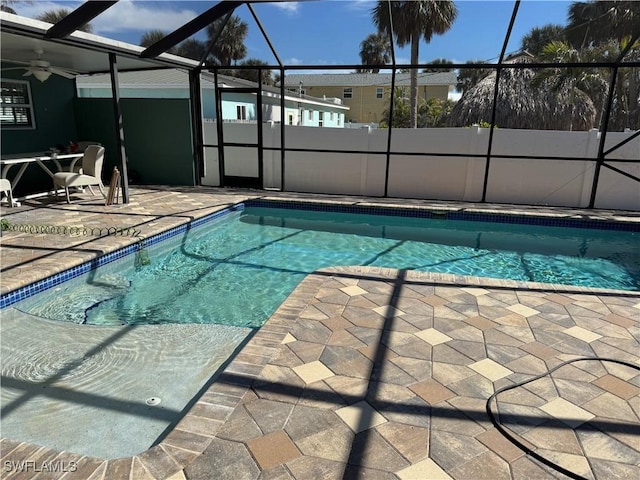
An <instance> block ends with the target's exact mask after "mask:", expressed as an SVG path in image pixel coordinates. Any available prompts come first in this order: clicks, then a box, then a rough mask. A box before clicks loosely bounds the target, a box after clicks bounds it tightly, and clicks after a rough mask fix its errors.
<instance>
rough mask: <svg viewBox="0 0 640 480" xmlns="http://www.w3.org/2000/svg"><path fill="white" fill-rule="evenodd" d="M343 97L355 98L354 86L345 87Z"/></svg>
mask: <svg viewBox="0 0 640 480" xmlns="http://www.w3.org/2000/svg"><path fill="white" fill-rule="evenodd" d="M342 98H353V89H352V88H345V89H343V90H342Z"/></svg>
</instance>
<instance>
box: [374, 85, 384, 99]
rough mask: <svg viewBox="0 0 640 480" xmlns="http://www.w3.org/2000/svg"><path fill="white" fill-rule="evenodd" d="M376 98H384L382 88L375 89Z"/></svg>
mask: <svg viewBox="0 0 640 480" xmlns="http://www.w3.org/2000/svg"><path fill="white" fill-rule="evenodd" d="M376 98H384V88H381V87H378V88H376Z"/></svg>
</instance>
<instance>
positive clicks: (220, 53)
mask: <svg viewBox="0 0 640 480" xmlns="http://www.w3.org/2000/svg"><path fill="white" fill-rule="evenodd" d="M223 22H224V18H219V19H218V20H216V21H215V22H213V23H212V24H210V25H209V26H208V27H207V35H208V36H209V41H211V40H213V39H214V38H215V36H216V35H217V34H218V31H219V30H220V28H221V26H222V23H223ZM248 28H249V26H248V25H247V24H246V22H243V21H242V19H241V18H240V17H238V16H236V15H233V16H231V17H230V18H229V21H228V22H227V23H226V25H225V26H224V29H223V30H222V32H221V33H220V35H219V36H218V39H217V40H216V42H215V43H214V44H213V47H212V49H211V53H213V55H214V56H215V57H216V58H217V59H218V61H219V62H220V65H225V66H227V65H231V61H232V60H233V61H234V62H236V61H238V60H241V59H243V58H244V57H245V56H246V55H247V47H246V46H245V45H244V39H245V38H246V36H247V31H248Z"/></svg>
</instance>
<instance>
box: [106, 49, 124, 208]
mask: <svg viewBox="0 0 640 480" xmlns="http://www.w3.org/2000/svg"><path fill="white" fill-rule="evenodd" d="M109 74H110V75H111V93H112V97H113V118H114V119H115V122H116V146H117V148H116V155H117V156H118V163H120V178H121V179H122V203H129V175H128V173H127V152H126V150H125V148H124V127H123V125H122V110H121V109H120V87H119V86H118V65H117V61H116V54H115V53H109Z"/></svg>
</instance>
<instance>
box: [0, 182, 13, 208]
mask: <svg viewBox="0 0 640 480" xmlns="http://www.w3.org/2000/svg"><path fill="white" fill-rule="evenodd" d="M0 193H4V194H5V195H6V196H7V201H8V202H9V206H10V207H13V192H12V191H11V182H10V181H9V180H7V179H6V178H0Z"/></svg>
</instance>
